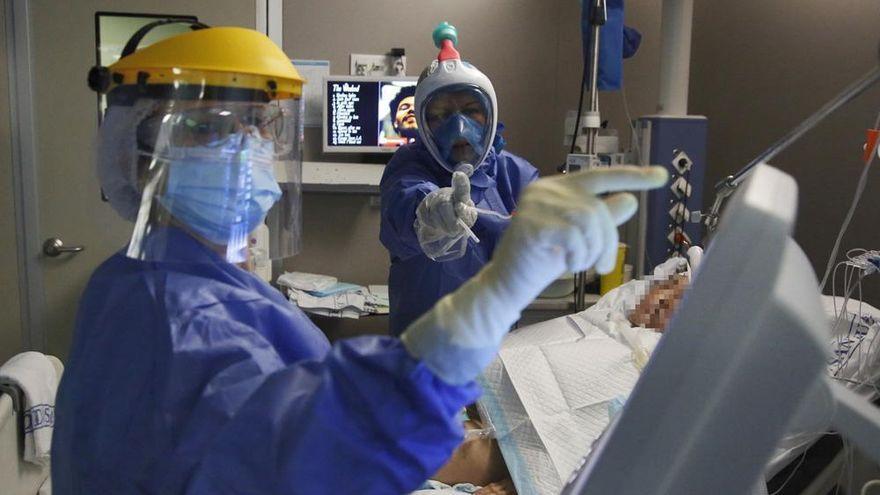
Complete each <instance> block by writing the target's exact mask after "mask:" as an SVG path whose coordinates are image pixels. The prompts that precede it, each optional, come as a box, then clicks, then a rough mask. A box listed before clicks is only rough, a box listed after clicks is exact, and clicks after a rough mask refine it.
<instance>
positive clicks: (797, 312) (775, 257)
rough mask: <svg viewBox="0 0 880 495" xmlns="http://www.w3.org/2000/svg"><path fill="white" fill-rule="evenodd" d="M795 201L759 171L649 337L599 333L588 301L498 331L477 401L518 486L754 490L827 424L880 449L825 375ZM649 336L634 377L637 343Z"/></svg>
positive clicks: (823, 344)
mask: <svg viewBox="0 0 880 495" xmlns="http://www.w3.org/2000/svg"><path fill="white" fill-rule="evenodd" d="M795 199H796V188H795V186H794V182H793V181H792V180H791V178H790V177H788V176H786V175H785V174H782V173H781V172H779V171H777V170H775V169H772V168H771V167H767V166H761V167H759V168H758V169H756V172H755V174H754V176H753V179H752V180H751V181H750V183H749V185H748V186H747V187H746V188H744V189H743V190H740V192H739V193H738V195H737V197H736V198H735V200H734V202H733V203H732V204H731V206H730V207H729V210H728V211H729V212H733V213H729V214H728V216H726V217H725V219H724V222H726V223H722V229H721V230H720V231H719V233H718V235H717V236H716V238H715V239H714V240H713V244H712V245H711V246H710V248H709V250H708V251H707V253H706V259H705V260H704V266H701V267H700V270H699V272H698V273H697V276H696V280H695V282H694V284H693V285H692V290H691V292H690V293H689V294H688V295H687V296H686V298H685V301H684V302H683V304H682V307H681V308H680V309H679V311H678V313H677V314H676V315H675V316H674V318H673V320H672V322H671V323H670V327H669V330H668V331H667V333H666V334H665V335H664V336H663V337H662V338H660V337H657V338H656V339H655V340H654V341H651V340H650V338H648V337H649V336H648V335H647V334H643V335H638V334H637V335H635V337H633V335H632V334H631V333H630V334H629V335H624V334H625V333H626V332H622V331H621V330H622V328H617V327H616V326H615V324H616V322H614V321H610V319H608V318H605V320H604V321H606V323H610V324H609V325H607V328H604V329H603V328H601V327H602V325H601V324H599V323H601V322H602V321H603V318H598V319H597V318H591V317H590V310H588V311H587V312H585V313H581V314H578V315H572V316H568V317H564V318H559V319H557V320H553V321H550V322H545V323H542V324H539V325H535V326H533V327H530V328H524V329H520V330H518V331H516V332H513V333H511V334H510V335H509V336H508V338H507V339H506V340H505V343H504V346H503V347H502V350H501V352H500V353H499V359H498V360H496V362H495V363H493V364H492V366H490V368H489V369H488V370H487V373H486V374H485V376H484V377H483V383H482V384H483V387H484V390H485V393H484V398H483V399H482V400H483V402H484V405H485V406H486V409H487V410H488V411H489V416H490V420H491V421H492V422H493V427H494V428H495V429H496V432H497V435H498V441H499V444H500V445H501V448H502V452H503V453H504V457H505V461H506V462H507V464H508V467H509V468H510V471H511V475H512V477H513V479H514V482H515V483H516V484H517V489H518V491H519V493H520V494H521V495H528V494H531V493H540V494H544V493H560V490H561V491H562V493H565V494H579V495H581V494H583V495H586V494H593V493H597V494H598V493H603V494H604V493H615V494H629V493H633V494H635V493H645V492H651V493H762V492H763V491H764V488H765V487H764V488H762V486H763V479H764V476H766V475H767V474H772V473H773V472H774V470H778V469H779V468H781V467H782V466H784V465H785V464H786V463H787V462H789V461H790V460H791V458H792V456H796V455H797V452H799V451H802V449H804V448H806V447H805V446H806V445H809V444H810V443H811V442H812V441H814V440H815V438H816V437H817V436H818V435H820V434H821V433H822V432H824V431H826V430H827V429H829V428H832V427H836V428H837V429H839V430H843V431H844V433H845V434H847V435H848V436H849V437H850V439H852V440H854V441H855V442H856V443H858V444H859V445H860V447H862V448H863V449H865V450H866V451H868V453H869V455H880V454H878V453H877V452H873V451H874V450H878V449H877V446H876V445H874V444H877V443H878V442H873V443H872V442H871V440H872V439H874V440H876V439H877V438H878V437H880V434H878V432H880V428H878V427H877V425H878V424H880V421H878V419H877V414H876V411H874V410H873V409H872V408H870V407H869V405H868V403H867V401H865V400H864V399H865V398H866V397H858V396H856V395H855V394H851V393H850V392H851V391H850V390H846V389H844V390H843V391H841V389H840V387H838V386H836V385H837V384H832V383H830V380H828V379H827V378H825V377H826V376H827V364H828V363H827V361H826V358H827V356H828V355H830V354H831V352H830V350H831V349H830V348H829V347H830V345H829V339H828V323H827V321H828V319H827V318H826V317H825V314H824V313H823V312H822V310H821V307H822V303H821V299H820V296H819V294H818V290H817V289H816V287H817V286H818V283H817V282H816V280H815V276H814V275H813V273H812V268H811V267H810V265H809V262H808V261H807V260H806V257H805V256H804V255H803V252H802V251H801V250H800V248H799V247H798V246H797V245H796V244H795V243H794V242H793V241H792V240H791V238H790V232H791V229H792V227H793V223H794V218H795V207H794V206H795ZM725 227H726V228H725ZM850 304H851V305H852V303H850ZM601 309H602V305H601V304H599V305H598V307H596V308H594V309H593V310H594V311H599V310H601ZM605 309H607V308H605ZM594 316H595V315H594ZM605 316H606V317H607V315H605ZM633 340H635V343H636V345H635V346H634V345H633ZM655 345H656V350H655V351H654V352H653V355H652V357H651V360H650V361H649V362H648V364H647V367H646V368H645V370H644V372H643V373H641V375H640V374H639V372H638V369H637V368H638V366H636V364H637V363H636V361H637V359H635V355H636V354H637V353H636V352H634V351H635V349H637V348H638V347H640V346H641V347H644V348H645V349H647V350H648V351H651V350H653V349H652V348H653V347H654V346H655ZM577 353H580V354H581V356H580V357H581V359H580V360H578V356H577ZM572 354H575V355H572ZM875 358H876V356H875ZM586 365H589V366H586ZM872 365H873V366H874V367H875V368H876V366H877V365H876V359H874V362H873V363H872ZM521 367H525V368H526V369H525V372H522V370H519V371H517V369H516V368H521ZM627 395H628V397H627ZM868 397H870V395H868ZM584 398H586V400H584ZM615 402H617V403H622V402H625V406H622V407H619V404H618V408H617V409H618V412H615V411H614V407H612V406H614V404H615ZM833 412H836V414H832V413H833ZM832 416H834V421H833V425H832ZM872 445H873V447H872ZM584 454H586V457H583V456H584ZM548 479H549V480H551V481H553V483H548V482H547V480H548Z"/></svg>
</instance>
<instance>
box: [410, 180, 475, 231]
mask: <svg viewBox="0 0 880 495" xmlns="http://www.w3.org/2000/svg"><path fill="white" fill-rule="evenodd" d="M473 206H474V202H473V201H472V200H471V181H470V179H468V176H467V175H465V174H464V173H463V172H454V173H453V174H452V187H443V188H440V189H437V190H436V191H432V192H431V193H430V194H428V195H427V196H425V199H423V200H422V202H421V203H419V206H418V208H417V209H416V217H417V218H418V219H419V222H420V223H421V224H422V225H423V226H425V227H428V228H431V229H436V230H442V231H443V232H445V233H446V234H448V235H450V236H452V235H456V234H459V233H461V231H462V227H461V225H459V223H458V220H459V219H461V220H462V221H463V222H464V223H465V225H467V226H468V227H473V225H474V223H476V221H477V211H476V210H475V209H474V207H473Z"/></svg>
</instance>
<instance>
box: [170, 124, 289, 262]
mask: <svg viewBox="0 0 880 495" xmlns="http://www.w3.org/2000/svg"><path fill="white" fill-rule="evenodd" d="M273 158H274V147H273V143H272V141H271V140H268V141H267V140H265V139H262V138H259V137H256V136H254V135H252V134H237V135H234V136H230V137H229V138H227V139H226V140H224V142H223V143H219V144H215V145H212V146H198V147H178V148H174V149H172V150H169V153H168V159H169V168H168V180H167V183H166V188H165V192H164V194H162V195H161V196H160V197H159V201H160V203H161V204H162V206H163V207H165V209H167V210H168V211H169V212H170V213H171V214H172V215H173V216H174V217H175V218H177V219H178V220H180V221H181V222H183V223H184V224H185V225H186V226H187V227H189V228H191V229H192V230H193V231H194V232H195V233H197V234H198V235H200V236H202V237H204V238H205V239H207V240H209V241H210V242H212V243H214V244H219V245H232V244H235V245H246V244H245V243H246V242H247V236H248V234H249V233H250V232H251V231H253V230H254V229H255V228H256V227H257V226H258V225H260V223H262V222H263V219H264V218H266V214H267V213H268V212H269V209H270V208H271V207H272V205H273V204H275V202H276V201H278V199H280V198H281V189H280V188H279V187H278V182H277V181H276V180H275V175H274V171H273V163H274V161H273Z"/></svg>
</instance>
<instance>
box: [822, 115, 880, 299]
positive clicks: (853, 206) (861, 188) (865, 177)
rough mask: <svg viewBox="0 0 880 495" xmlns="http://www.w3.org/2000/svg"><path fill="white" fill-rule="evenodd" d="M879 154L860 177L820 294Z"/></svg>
mask: <svg viewBox="0 0 880 495" xmlns="http://www.w3.org/2000/svg"><path fill="white" fill-rule="evenodd" d="M878 128H880V113H878V114H877V119H876V120H875V121H874V129H878ZM878 152H880V148H878V149H876V150H874V152H872V153H871V155H870V157H869V158H868V161H867V163H866V164H865V168H864V169H863V170H862V175H861V176H860V177H859V182H858V185H857V186H856V193H855V195H854V196H853V200H852V203H851V204H850V207H849V211H848V212H847V213H846V217H844V220H843V223H842V224H841V226H840V232H838V233H837V239H836V240H835V241H834V247H833V248H832V249H831V255H830V256H829V257H828V262H827V263H826V265H825V274H824V275H823V276H822V283H821V284H819V292H820V293H821V292H822V291H824V290H825V283H826V282H827V281H828V273H829V272H830V271H831V267H832V266H833V264H834V260H835V259H837V252H838V250H839V249H840V242H841V241H842V240H843V236H844V234H846V229H847V228H848V227H849V223H850V221H852V217H853V214H854V213H855V211H856V207H857V206H858V205H859V200H860V199H861V198H862V193H863V192H864V191H865V186H866V185H867V184H868V172H870V170H871V165H872V164H873V163H874V158H875V157H876V155H877V153H878Z"/></svg>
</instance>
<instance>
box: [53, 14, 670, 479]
mask: <svg viewBox="0 0 880 495" xmlns="http://www.w3.org/2000/svg"><path fill="white" fill-rule="evenodd" d="M192 27H193V28H194V29H193V30H192V31H191V32H188V33H186V34H181V35H178V36H175V37H172V38H168V39H166V40H164V41H159V42H157V43H154V44H152V45H150V46H148V47H145V48H143V49H140V50H136V51H135V50H134V49H135V48H136V47H137V37H138V35H135V39H134V40H133V42H131V43H129V47H128V48H127V49H126V50H124V51H123V56H122V57H121V58H120V60H119V61H118V62H116V63H115V64H113V65H111V66H110V67H108V68H95V69H93V70H92V72H91V73H90V77H89V80H90V85H91V86H92V88H93V89H96V90H98V91H101V92H103V93H106V94H107V96H108V105H109V106H108V109H107V112H106V114H105V118H104V120H103V122H102V125H101V128H100V131H99V139H98V150H97V169H98V176H99V179H100V182H101V186H102V188H103V190H104V192H105V194H106V195H107V197H108V199H109V201H110V204H111V205H112V206H113V207H114V209H116V210H117V212H119V214H120V215H121V216H123V217H124V218H125V219H127V220H130V221H132V222H133V223H134V227H133V230H132V236H131V240H130V241H129V243H128V245H127V246H126V247H125V248H124V249H122V250H121V251H119V252H118V253H116V254H115V255H113V256H111V257H110V258H109V259H108V260H107V261H105V262H104V263H103V264H102V265H101V266H99V267H98V268H97V269H96V270H95V272H94V274H93V275H92V277H91V280H90V281H89V283H88V286H87V287H86V289H85V293H84V294H83V297H82V301H81V304H80V307H79V312H78V315H77V320H76V330H75V335H74V339H73V345H72V349H71V352H70V358H69V360H68V362H67V363H66V364H67V366H66V370H65V373H64V376H63V378H62V381H61V384H60V387H59V391H58V397H57V404H56V408H57V409H56V425H55V431H54V438H53V445H52V479H53V486H54V490H55V493H56V495H68V494H82V495H86V494H87V495H94V494H111V493H112V494H157V495H158V494H162V495H168V494H211V495H216V494H280V493H308V494H324V493H327V494H341V493H368V494H400V493H406V492H408V491H410V490H413V489H415V488H416V487H418V486H419V485H420V484H421V483H422V482H423V481H424V480H425V479H427V478H428V477H429V476H430V475H431V474H432V473H433V472H435V471H436V470H437V469H438V468H439V467H440V466H441V465H442V464H443V463H444V462H445V461H446V460H447V458H448V457H449V456H450V454H451V453H452V451H453V449H455V447H456V446H457V445H458V444H459V442H461V440H462V437H463V430H462V427H461V424H460V419H459V418H460V416H459V412H460V410H461V408H462V407H463V406H464V405H465V404H468V403H470V402H472V401H474V399H475V398H476V397H477V396H478V395H479V390H478V388H477V386H476V385H475V384H474V379H475V378H476V376H477V375H478V374H479V373H480V371H481V370H482V369H483V367H484V366H486V364H487V363H488V362H489V361H490V360H491V359H492V358H493V356H494V355H495V353H496V351H497V349H498V346H499V345H500V341H501V338H502V337H503V335H504V333H505V332H506V331H507V329H508V328H509V325H510V324H511V323H512V322H513V321H514V320H515V319H516V318H517V315H518V312H519V311H520V310H521V309H522V308H523V307H525V306H526V305H527V304H528V303H529V302H530V301H531V300H532V298H534V296H535V295H536V294H537V293H538V291H540V290H541V288H543V287H544V286H546V285H547V284H548V283H549V282H551V281H552V280H553V279H554V278H555V277H557V276H558V275H559V274H561V273H562V272H564V271H566V270H569V271H574V270H580V269H584V268H586V267H588V266H591V265H593V264H596V266H597V267H598V268H599V269H600V271H601V270H603V269H604V270H609V269H610V268H611V267H612V265H613V262H614V255H615V253H616V251H617V237H616V232H617V231H616V229H615V227H614V225H615V224H616V223H620V222H622V221H624V220H625V219H626V218H628V217H629V216H631V215H632V214H633V212H634V210H635V207H636V203H635V198H634V197H633V196H632V195H629V194H627V193H621V194H618V195H614V196H610V197H608V198H605V199H598V196H597V195H598V194H599V193H603V192H607V191H613V190H629V189H645V188H650V187H656V186H658V185H659V184H661V183H662V182H663V181H664V180H665V175H664V173H663V172H662V171H660V172H658V171H656V170H651V169H641V170H639V169H632V170H620V171H615V172H614V173H610V174H577V175H570V176H564V177H558V178H554V179H549V180H545V181H538V182H537V183H535V184H533V185H532V186H531V187H530V188H529V190H528V191H527V192H526V193H524V195H523V199H522V200H521V202H520V204H519V209H518V211H519V212H520V215H518V216H517V218H516V219H515V220H513V222H511V225H510V226H509V228H508V234H507V236H506V237H505V239H504V240H503V241H502V242H501V243H500V244H499V245H498V247H497V248H496V251H495V257H494V259H493V261H492V262H490V263H488V264H487V265H486V266H485V267H484V268H483V270H482V271H480V272H479V273H478V275H477V276H476V277H474V278H473V279H472V281H470V282H468V283H465V284H464V285H463V286H462V287H461V288H460V289H459V290H458V291H456V292H455V293H452V294H449V295H448V296H446V297H445V298H443V299H442V300H441V301H440V302H439V303H438V304H437V306H436V307H435V308H434V309H433V310H431V311H429V312H427V313H426V314H425V315H424V316H423V317H422V318H420V319H419V320H418V321H416V322H414V323H413V324H412V325H410V327H409V328H408V329H407V330H406V331H405V332H404V333H403V334H402V336H401V338H399V339H398V338H394V337H387V336H384V337H383V336H369V337H362V338H353V339H350V340H343V341H340V342H337V343H335V344H334V345H331V344H330V343H329V342H328V341H327V339H326V337H325V336H324V335H323V334H322V333H321V331H320V330H319V329H318V328H316V327H315V325H313V324H312V323H311V321H309V319H308V318H307V317H306V316H304V314H303V313H302V312H301V311H300V310H299V309H297V308H296V307H295V306H293V305H292V304H290V303H289V302H288V301H287V300H285V298H284V297H283V296H282V295H281V293H279V292H277V291H276V290H275V289H273V288H272V287H271V286H270V285H268V284H267V283H265V282H264V281H262V280H261V279H259V278H258V277H256V276H255V275H253V274H252V273H250V272H249V271H247V270H246V269H245V268H246V267H247V266H248V264H249V262H250V260H251V259H252V257H253V256H254V251H253V250H252V249H251V248H250V247H249V238H250V236H251V235H252V232H253V231H254V230H255V229H257V228H258V227H259V226H260V225H261V224H263V223H264V222H265V223H266V224H267V225H268V226H269V229H270V232H271V234H272V240H271V242H270V243H269V244H270V247H269V249H270V252H269V253H268V255H269V256H272V257H279V256H282V257H283V256H287V255H290V254H291V253H293V252H295V250H296V247H297V245H298V244H299V239H298V238H299V235H300V229H299V225H300V222H299V212H300V195H299V194H298V193H299V184H298V183H297V179H298V177H299V170H300V167H301V161H300V156H301V155H300V153H301V149H300V145H301V142H302V141H301V137H302V136H301V134H300V132H301V129H302V126H301V125H300V122H299V119H300V118H301V117H302V116H301V114H300V112H301V109H302V107H301V106H300V105H299V98H300V95H301V94H302V83H303V80H302V78H300V76H299V75H298V74H297V72H296V70H295V69H294V67H293V66H292V65H291V63H290V60H289V57H288V56H287V55H285V54H284V53H283V52H282V51H281V50H280V49H279V48H278V47H277V46H276V45H274V44H273V43H272V42H271V41H270V40H269V39H268V38H266V37H265V36H264V35H262V34H260V33H257V32H255V31H252V30H248V29H242V28H234V27H222V28H221V27H217V28H209V27H207V26H204V25H201V24H196V25H193V26H192ZM147 30H149V29H147ZM142 35H143V33H140V36H142ZM270 208H271V211H270ZM536 267H537V268H536Z"/></svg>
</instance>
